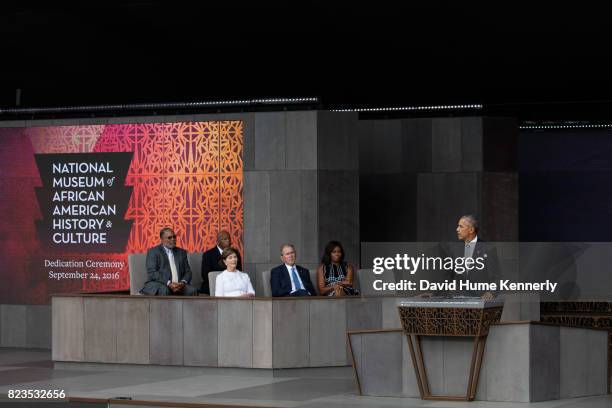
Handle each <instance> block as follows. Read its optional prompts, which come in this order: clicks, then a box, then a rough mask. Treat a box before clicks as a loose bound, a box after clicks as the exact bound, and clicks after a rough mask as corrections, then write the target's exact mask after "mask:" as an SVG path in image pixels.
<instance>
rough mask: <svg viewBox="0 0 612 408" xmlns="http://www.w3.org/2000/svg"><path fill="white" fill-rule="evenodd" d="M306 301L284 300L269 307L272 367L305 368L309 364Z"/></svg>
mask: <svg viewBox="0 0 612 408" xmlns="http://www.w3.org/2000/svg"><path fill="white" fill-rule="evenodd" d="M309 304H310V301H309V300H308V299H288V300H282V301H275V302H273V304H272V349H273V350H274V355H273V367H274V368H290V367H307V366H309V364H310V361H309V354H310V337H309V334H308V333H309V331H310V313H309Z"/></svg>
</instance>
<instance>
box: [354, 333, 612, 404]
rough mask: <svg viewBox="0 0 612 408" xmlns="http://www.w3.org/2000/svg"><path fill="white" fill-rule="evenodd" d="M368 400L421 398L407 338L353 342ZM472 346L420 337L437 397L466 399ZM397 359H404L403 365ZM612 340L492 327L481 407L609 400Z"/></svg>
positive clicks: (362, 337)
mask: <svg viewBox="0 0 612 408" xmlns="http://www.w3.org/2000/svg"><path fill="white" fill-rule="evenodd" d="M350 339H351V340H350V341H351V347H352V350H353V353H354V357H355V366H356V372H357V376H358V377H359V384H360V389H361V393H362V395H370V396H385V397H414V398H418V397H419V396H420V394H419V389H418V386H417V382H416V376H415V372H414V368H413V365H412V360H411V357H410V353H409V350H408V345H407V343H408V342H407V341H406V337H405V335H404V332H403V331H402V330H394V331H379V332H363V333H354V334H350ZM472 341H473V340H472V338H468V337H427V336H422V337H421V344H422V349H423V358H424V362H425V368H426V371H427V377H428V383H429V388H430V390H431V393H432V394H433V395H465V393H466V390H467V383H468V372H469V367H470V358H471V355H472V344H473V343H472ZM398 357H399V358H398ZM607 357H608V333H607V331H605V330H595V329H583V328H573V327H559V326H554V325H545V324H538V323H535V324H534V323H530V322H516V323H509V324H498V325H493V326H491V329H490V332H489V336H488V338H487V343H486V348H485V353H484V357H483V363H482V370H481V372H480V379H479V382H478V388H477V393H476V400H481V401H512V402H534V401H546V400H554V399H563V398H575V397H583V396H589V395H603V394H606V393H607V392H608V388H607V387H608V384H607V377H608V367H607V361H608V360H607Z"/></svg>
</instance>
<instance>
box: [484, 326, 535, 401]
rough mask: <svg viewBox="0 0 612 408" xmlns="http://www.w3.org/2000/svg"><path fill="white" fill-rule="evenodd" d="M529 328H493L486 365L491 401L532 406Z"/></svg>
mask: <svg viewBox="0 0 612 408" xmlns="http://www.w3.org/2000/svg"><path fill="white" fill-rule="evenodd" d="M529 349H530V348H529V325H528V324H512V325H500V326H493V327H492V328H491V330H490V331H489V336H488V338H487V346H486V348H485V353H484V356H483V365H484V366H485V367H486V370H487V377H486V392H487V394H486V395H487V400H489V401H515V402H529V398H530V393H529V376H528V375H525V373H528V372H529V356H530V353H529Z"/></svg>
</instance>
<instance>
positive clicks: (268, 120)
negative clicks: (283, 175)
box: [254, 112, 287, 170]
mask: <svg viewBox="0 0 612 408" xmlns="http://www.w3.org/2000/svg"><path fill="white" fill-rule="evenodd" d="M254 122H255V170H281V169H285V168H286V167H287V163H286V114H285V113H284V112H259V113H256V114H255V120H254Z"/></svg>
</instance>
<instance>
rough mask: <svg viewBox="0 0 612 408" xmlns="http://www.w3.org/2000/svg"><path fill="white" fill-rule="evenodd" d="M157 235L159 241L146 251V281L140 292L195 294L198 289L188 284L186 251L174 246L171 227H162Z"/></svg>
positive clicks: (189, 272)
mask: <svg viewBox="0 0 612 408" xmlns="http://www.w3.org/2000/svg"><path fill="white" fill-rule="evenodd" d="M159 237H160V239H161V243H160V244H159V245H158V246H156V247H153V248H151V249H149V250H148V251H147V260H146V265H147V281H146V282H145V285H144V288H142V290H141V291H140V292H141V293H142V294H144V295H153V296H155V295H158V296H170V295H185V296H197V295H198V290H197V289H196V288H194V287H193V286H191V285H190V283H191V269H190V268H189V262H187V251H185V250H184V249H181V248H179V247H177V246H176V234H175V233H174V231H173V230H172V228H167V227H166V228H162V230H161V231H160V232H159Z"/></svg>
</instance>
